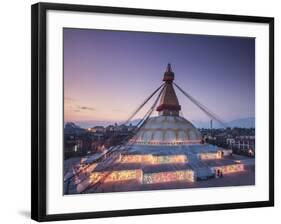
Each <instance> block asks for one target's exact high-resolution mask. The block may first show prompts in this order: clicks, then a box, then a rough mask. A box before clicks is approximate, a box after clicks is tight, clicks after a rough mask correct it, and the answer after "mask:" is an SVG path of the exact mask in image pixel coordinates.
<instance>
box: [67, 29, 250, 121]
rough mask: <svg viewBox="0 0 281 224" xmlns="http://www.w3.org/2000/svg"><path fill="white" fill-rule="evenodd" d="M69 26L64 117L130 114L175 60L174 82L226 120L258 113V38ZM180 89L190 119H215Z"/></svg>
mask: <svg viewBox="0 0 281 224" xmlns="http://www.w3.org/2000/svg"><path fill="white" fill-rule="evenodd" d="M63 32H64V98H65V121H74V122H78V123H79V122H80V123H81V122H82V123H83V122H84V123H85V124H86V123H88V124H89V125H95V123H96V124H98V123H104V122H108V121H109V122H112V121H117V122H118V121H122V120H125V119H126V118H127V117H128V116H129V115H130V113H131V112H132V111H133V110H134V109H135V108H136V107H137V106H138V105H139V104H140V103H141V102H142V101H143V100H144V99H145V98H146V97H147V96H148V95H149V94H150V93H152V92H153V91H154V89H156V88H157V87H158V86H160V85H161V83H162V77H163V73H164V71H165V68H166V66H167V63H169V62H170V63H171V64H172V68H173V70H174V72H175V82H176V83H177V84H178V85H179V86H181V87H182V88H183V89H184V90H185V91H186V92H188V93H190V94H191V95H192V96H194V97H195V98H196V99H197V100H199V101H200V102H201V103H202V104H204V105H205V106H207V107H208V108H209V109H210V110H211V111H212V112H214V113H216V114H217V115H219V116H220V117H221V118H222V119H223V120H225V121H230V120H234V119H239V118H247V117H254V116H255V40H254V38H244V37H243V38H242V37H241V38H239V37H222V36H203V35H187V34H161V33H145V32H123V31H120V32H119V31H102V30H90V29H70V28H65V29H64V31H63ZM176 91H177V90H176ZM177 95H178V98H179V102H180V104H181V106H182V113H183V115H184V116H185V117H186V118H187V119H189V120H198V121H207V120H209V118H208V117H207V116H206V115H205V114H204V113H203V112H201V111H200V110H199V109H198V108H197V107H196V106H194V105H193V104H192V103H191V102H190V101H188V100H187V99H186V98H185V97H184V96H183V95H182V94H181V93H180V92H179V91H177ZM151 104H152V101H151ZM151 104H150V105H151ZM146 108H148V107H146ZM144 112H145V110H143V112H141V113H140V114H138V116H137V118H138V117H140V116H141V115H142V114H143V113H144ZM155 114H156V113H155Z"/></svg>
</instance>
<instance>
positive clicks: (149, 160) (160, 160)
mask: <svg viewBox="0 0 281 224" xmlns="http://www.w3.org/2000/svg"><path fill="white" fill-rule="evenodd" d="M120 162H121V163H142V164H169V163H187V162H188V159H187V156H186V155H165V156H154V155H152V154H148V155H122V158H121V160H120Z"/></svg>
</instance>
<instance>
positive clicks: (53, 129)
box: [32, 3, 274, 221]
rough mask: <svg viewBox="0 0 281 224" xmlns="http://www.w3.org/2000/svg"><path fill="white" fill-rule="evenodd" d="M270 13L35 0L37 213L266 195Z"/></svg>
mask: <svg viewBox="0 0 281 224" xmlns="http://www.w3.org/2000/svg"><path fill="white" fill-rule="evenodd" d="M273 81H274V19H273V18H269V17H253V16H238V15H222V14H209V13H194V12H179V11H163V10H148V9H133V8H115V7H101V6H86V5H68V4H53V3H38V4H35V5H33V6H32V219H35V220H37V221H52V220H66V219H82V218H98V217H113V216H130V215H145V214H159V213H175V212H190V211H203V210H219V209H234V208H251V207H263V206H273V205H274V152H273V150H274V96H273V93H274V89H273V88H274V84H273Z"/></svg>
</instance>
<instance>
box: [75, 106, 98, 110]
mask: <svg viewBox="0 0 281 224" xmlns="http://www.w3.org/2000/svg"><path fill="white" fill-rule="evenodd" d="M78 108H79V109H81V110H91V111H94V110H95V108H93V107H85V106H79V107H78Z"/></svg>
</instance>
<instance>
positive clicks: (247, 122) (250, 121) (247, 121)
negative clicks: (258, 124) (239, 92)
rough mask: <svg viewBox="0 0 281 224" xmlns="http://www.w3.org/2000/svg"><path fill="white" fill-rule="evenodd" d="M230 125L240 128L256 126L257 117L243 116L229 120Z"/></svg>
mask: <svg viewBox="0 0 281 224" xmlns="http://www.w3.org/2000/svg"><path fill="white" fill-rule="evenodd" d="M228 125H229V127H231V128H234V127H239V128H254V127H255V118H254V117H248V118H241V119H236V120H233V121H230V122H228Z"/></svg>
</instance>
